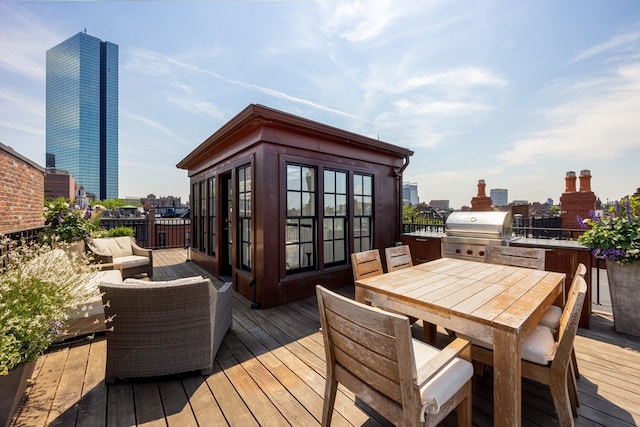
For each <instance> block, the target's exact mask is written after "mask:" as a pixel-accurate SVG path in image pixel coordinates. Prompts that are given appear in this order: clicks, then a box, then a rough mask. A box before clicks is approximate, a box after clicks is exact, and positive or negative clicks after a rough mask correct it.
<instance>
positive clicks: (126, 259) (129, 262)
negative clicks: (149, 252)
mask: <svg viewBox="0 0 640 427" xmlns="http://www.w3.org/2000/svg"><path fill="white" fill-rule="evenodd" d="M113 263H114V264H122V268H124V269H127V268H131V267H140V266H142V265H147V264H149V258H147V257H146V256H140V255H128V256H121V257H117V258H116V257H113Z"/></svg>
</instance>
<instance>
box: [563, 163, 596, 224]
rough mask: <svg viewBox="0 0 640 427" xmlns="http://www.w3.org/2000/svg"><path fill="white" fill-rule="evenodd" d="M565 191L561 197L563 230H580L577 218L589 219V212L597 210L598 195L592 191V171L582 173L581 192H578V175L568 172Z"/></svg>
mask: <svg viewBox="0 0 640 427" xmlns="http://www.w3.org/2000/svg"><path fill="white" fill-rule="evenodd" d="M564 179H565V190H564V193H563V194H562V196H560V204H561V205H562V228H568V229H579V228H580V225H579V224H578V221H577V217H578V216H580V217H581V218H587V217H588V216H589V212H590V211H591V210H593V209H595V204H596V195H595V194H594V193H593V191H591V171H590V170H588V169H583V170H581V171H580V190H579V191H576V173H575V172H574V171H569V172H567V174H566V176H565V178H564Z"/></svg>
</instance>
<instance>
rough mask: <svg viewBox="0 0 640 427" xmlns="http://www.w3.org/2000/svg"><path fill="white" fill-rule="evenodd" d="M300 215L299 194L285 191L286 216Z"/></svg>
mask: <svg viewBox="0 0 640 427" xmlns="http://www.w3.org/2000/svg"><path fill="white" fill-rule="evenodd" d="M300 215H302V204H301V202H300V193H298V192H297V191H287V216H300Z"/></svg>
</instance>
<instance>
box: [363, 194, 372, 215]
mask: <svg viewBox="0 0 640 427" xmlns="http://www.w3.org/2000/svg"><path fill="white" fill-rule="evenodd" d="M372 208H373V206H371V197H369V196H364V197H363V198H362V215H365V216H371V215H372Z"/></svg>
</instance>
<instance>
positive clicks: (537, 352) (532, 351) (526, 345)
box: [520, 325, 558, 365]
mask: <svg viewBox="0 0 640 427" xmlns="http://www.w3.org/2000/svg"><path fill="white" fill-rule="evenodd" d="M520 347H521V349H520V351H521V357H522V358H523V359H524V360H528V361H529V362H533V363H537V364H539V365H546V364H548V363H549V362H551V361H552V360H553V358H554V357H555V355H556V350H557V349H558V346H557V344H556V340H555V339H554V338H553V332H551V329H549V328H547V327H546V326H540V325H538V326H536V328H535V329H534V330H533V331H531V333H530V334H529V335H527V337H526V338H525V339H524V341H522V344H521V345H520Z"/></svg>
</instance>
